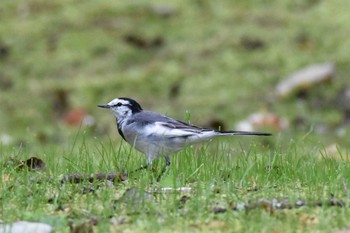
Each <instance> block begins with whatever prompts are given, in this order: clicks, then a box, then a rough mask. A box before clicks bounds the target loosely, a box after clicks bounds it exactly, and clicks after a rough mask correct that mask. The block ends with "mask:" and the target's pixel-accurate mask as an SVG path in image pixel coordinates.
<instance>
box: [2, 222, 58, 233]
mask: <svg viewBox="0 0 350 233" xmlns="http://www.w3.org/2000/svg"><path fill="white" fill-rule="evenodd" d="M52 231H53V229H52V227H51V226H50V225H48V224H45V223H40V222H26V221H19V222H15V223H12V224H0V233H23V232H25V233H50V232H52Z"/></svg>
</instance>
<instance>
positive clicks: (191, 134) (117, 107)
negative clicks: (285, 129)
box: [97, 97, 271, 168]
mask: <svg viewBox="0 0 350 233" xmlns="http://www.w3.org/2000/svg"><path fill="white" fill-rule="evenodd" d="M97 106H98V107H100V108H106V109H109V110H111V111H112V113H113V115H114V116H115V118H116V122H117V128H118V132H119V134H120V136H121V137H122V138H123V139H124V140H125V141H126V142H127V143H129V144H130V145H131V146H132V147H134V148H135V149H136V150H138V151H140V152H142V153H144V154H145V156H146V165H145V166H142V167H141V168H147V167H149V166H152V162H153V161H154V160H155V159H157V158H159V157H161V156H163V157H164V158H165V161H166V167H168V166H169V165H170V164H171V159H170V155H171V154H173V153H175V152H178V151H180V150H181V149H183V148H184V147H186V146H189V145H192V144H196V143H200V142H203V141H207V140H211V139H213V138H216V137H220V136H234V135H255V136H270V135H271V134H270V133H261V132H248V131H221V130H213V129H208V128H202V127H199V126H195V125H192V124H188V123H185V122H183V121H179V120H176V119H173V118H170V117H168V116H166V115H162V114H159V113H156V112H151V111H146V110H143V109H142V107H141V105H140V104H139V103H138V102H136V101H135V100H133V99H131V98H127V97H120V98H115V99H113V100H112V101H110V102H109V103H107V104H99V105H97Z"/></svg>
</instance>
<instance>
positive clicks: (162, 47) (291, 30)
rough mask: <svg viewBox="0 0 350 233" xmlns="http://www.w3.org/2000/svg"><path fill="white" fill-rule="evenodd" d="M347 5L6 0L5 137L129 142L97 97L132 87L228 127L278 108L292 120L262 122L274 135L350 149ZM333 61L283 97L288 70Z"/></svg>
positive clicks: (147, 100)
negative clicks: (326, 71)
mask: <svg viewBox="0 0 350 233" xmlns="http://www.w3.org/2000/svg"><path fill="white" fill-rule="evenodd" d="M348 9H350V1H348V0H333V1H325V0H271V1H259V0H236V1H230V0H223V1H207V0H195V1H184V0H180V1H88V0H84V1H81V0H50V1H44V0H25V1H24V0H23V1H21V0H18V1H14V0H2V1H1V2H0V22H1V23H0V93H1V94H0V106H1V108H0V109H1V110H0V119H1V121H0V137H1V141H2V143H3V144H7V143H8V144H10V145H14V146H16V145H26V146H27V147H29V148H32V149H33V150H35V148H37V147H38V146H41V145H52V144H58V145H66V146H68V147H69V146H70V145H71V144H72V141H71V137H70V136H71V135H76V134H77V132H78V131H79V132H81V131H85V132H87V133H88V135H89V137H90V136H91V137H97V138H99V139H101V140H109V139H110V138H113V140H120V138H119V136H117V131H116V127H115V125H114V123H115V121H114V120H113V118H112V116H111V114H110V113H108V112H106V111H104V110H102V109H99V108H97V107H96V105H97V104H100V103H107V102H109V101H110V100H111V99H113V98H115V97H123V96H125V97H130V98H134V99H135V100H137V101H138V102H139V103H140V104H141V105H142V106H143V107H144V108H145V109H149V110H152V111H157V112H161V113H164V114H167V115H170V116H172V117H174V118H178V119H181V120H185V118H186V112H187V111H188V112H189V113H190V118H191V122H192V123H195V124H199V125H209V126H210V125H211V124H212V123H213V122H217V124H215V125H221V126H224V127H225V128H226V129H235V128H236V124H237V122H239V121H241V120H243V119H245V118H247V117H248V116H249V115H251V114H252V113H255V112H263V113H264V112H265V113H267V112H268V113H271V114H273V115H274V117H275V118H276V119H277V121H278V119H285V120H286V121H287V122H288V123H289V127H288V128H280V127H278V126H277V127H276V126H274V125H273V124H272V125H271V124H262V125H261V127H258V128H256V130H260V131H270V132H273V133H274V135H275V136H274V137H275V139H276V141H282V142H283V143H287V142H289V141H290V140H303V139H304V138H305V137H307V138H310V141H311V142H316V143H320V145H323V146H324V147H327V146H328V145H330V144H332V143H336V144H337V145H339V146H340V147H343V146H344V148H346V147H347V146H350V143H349V142H348V137H347V136H348V132H349V130H348V128H349V127H348V126H347V125H346V124H345V120H346V118H344V117H345V116H346V112H347V109H346V107H342V106H340V107H339V106H338V104H337V101H338V102H339V99H337V96H339V93H341V90H342V88H344V87H346V85H347V83H348V74H349V73H350V66H349V61H350V40H349V35H350V24H349V22H350V15H349V12H348ZM325 62H331V63H334V64H335V66H336V77H335V78H334V79H333V80H332V81H331V82H326V83H322V84H318V85H312V88H310V89H307V90H306V91H302V92H300V93H295V94H292V95H290V96H288V97H287V98H277V97H276V96H275V94H274V92H275V87H276V85H277V84H278V83H279V82H280V81H282V80H283V79H284V78H285V77H287V76H288V75H289V74H291V73H293V72H295V71H298V70H300V69H302V68H304V67H307V66H309V65H312V64H318V63H325ZM343 90H344V89H343ZM346 102H347V101H345V103H346ZM82 119H85V123H84V124H82V125H81V124H80V122H81V120H82ZM275 139H274V140H275ZM318 145H319V144H318ZM310 146H311V147H314V146H315V144H314V143H311V144H310ZM320 149H322V148H320Z"/></svg>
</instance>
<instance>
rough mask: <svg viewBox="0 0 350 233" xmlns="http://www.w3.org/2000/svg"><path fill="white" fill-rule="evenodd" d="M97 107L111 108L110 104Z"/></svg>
mask: <svg viewBox="0 0 350 233" xmlns="http://www.w3.org/2000/svg"><path fill="white" fill-rule="evenodd" d="M97 106H98V107H100V108H110V107H111V106H109V105H108V104H99V105H97Z"/></svg>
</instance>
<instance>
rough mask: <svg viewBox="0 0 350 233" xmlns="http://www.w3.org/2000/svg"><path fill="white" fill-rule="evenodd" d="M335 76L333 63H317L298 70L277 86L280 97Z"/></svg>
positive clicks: (303, 89)
mask: <svg viewBox="0 0 350 233" xmlns="http://www.w3.org/2000/svg"><path fill="white" fill-rule="evenodd" d="M334 77H335V65H334V64H333V63H325V64H316V65H312V66H309V67H306V68H305V69H302V70H300V71H297V72H295V73H293V74H291V75H289V76H288V77H287V78H285V79H284V80H282V81H281V82H280V83H279V84H278V85H277V86H276V90H275V91H276V95H277V96H278V97H282V98H283V97H287V96H290V94H291V93H293V92H297V91H305V90H307V89H309V88H311V87H313V86H315V85H316V84H319V83H323V82H326V81H329V80H331V79H333V78H334Z"/></svg>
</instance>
